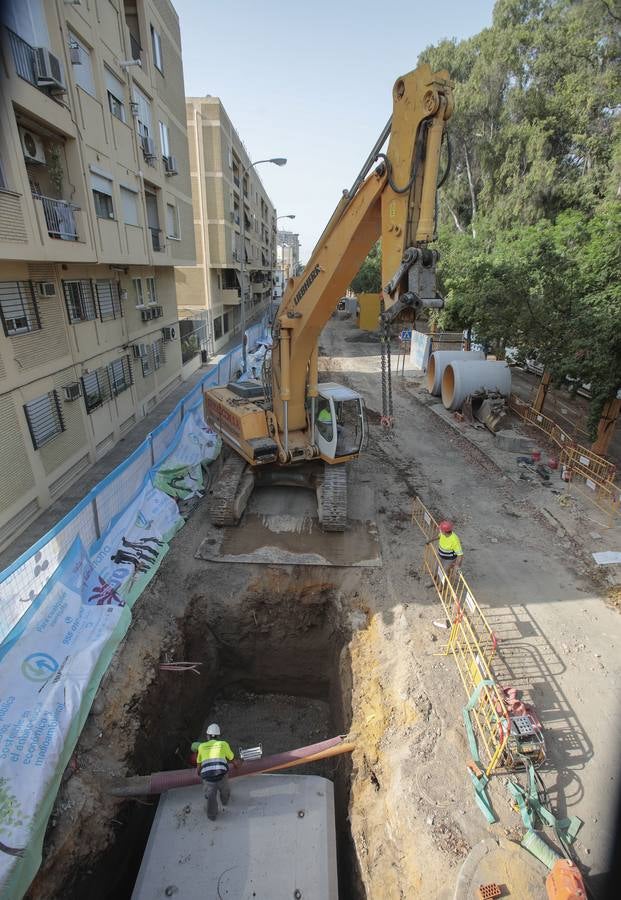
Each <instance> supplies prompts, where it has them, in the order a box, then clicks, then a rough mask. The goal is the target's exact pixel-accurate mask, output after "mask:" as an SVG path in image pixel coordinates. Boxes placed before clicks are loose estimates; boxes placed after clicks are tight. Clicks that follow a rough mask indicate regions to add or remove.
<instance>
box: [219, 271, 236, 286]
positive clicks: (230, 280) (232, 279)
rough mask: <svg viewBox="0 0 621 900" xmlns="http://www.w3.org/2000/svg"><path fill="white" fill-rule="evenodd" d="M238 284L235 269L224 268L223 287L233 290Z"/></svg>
mask: <svg viewBox="0 0 621 900" xmlns="http://www.w3.org/2000/svg"><path fill="white" fill-rule="evenodd" d="M237 286H238V282H237V273H236V272H235V269H222V287H223V288H224V290H225V291H232V290H235V288H236V287H237Z"/></svg>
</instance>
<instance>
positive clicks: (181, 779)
mask: <svg viewBox="0 0 621 900" xmlns="http://www.w3.org/2000/svg"><path fill="white" fill-rule="evenodd" d="M342 742H343V738H342V737H340V736H339V737H333V738H329V739H328V740H327V741H320V743H318V744H309V746H308V747H298V749H297V750H286V751H285V752H284V753H275V754H274V755H273V756H264V757H263V758H262V759H251V760H248V761H247V762H242V764H241V765H240V766H239V768H233V767H231V769H230V770H229V778H239V777H240V776H241V775H256V774H257V773H258V772H264V771H265V770H266V769H274V768H275V767H277V766H281V765H283V764H285V763H291V762H292V761H295V760H302V759H304V758H305V757H307V756H314V755H315V754H317V753H321V752H322V750H329V749H330V747H336V745H337V744H341V743H342ZM200 783H201V780H200V778H199V777H198V775H197V774H196V769H176V770H174V771H172V772H154V773H153V775H151V776H150V778H149V781H148V786H147V789H146V790H142V789H140V788H136V791H135V793H136V794H161V793H162V792H163V791H169V790H171V789H172V788H178V787H190V785H193V784H200ZM113 793H114V791H113Z"/></svg>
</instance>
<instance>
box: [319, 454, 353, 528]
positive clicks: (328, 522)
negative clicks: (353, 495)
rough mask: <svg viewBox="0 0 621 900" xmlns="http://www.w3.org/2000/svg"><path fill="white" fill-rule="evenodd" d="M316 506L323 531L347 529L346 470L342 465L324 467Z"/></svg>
mask: <svg viewBox="0 0 621 900" xmlns="http://www.w3.org/2000/svg"><path fill="white" fill-rule="evenodd" d="M317 507H318V512H319V521H320V522H321V527H322V529H323V530H324V531H345V530H346V529H347V470H346V467H345V466H344V465H340V466H326V467H325V469H324V473H323V479H322V483H321V486H320V487H319V488H318V490H317Z"/></svg>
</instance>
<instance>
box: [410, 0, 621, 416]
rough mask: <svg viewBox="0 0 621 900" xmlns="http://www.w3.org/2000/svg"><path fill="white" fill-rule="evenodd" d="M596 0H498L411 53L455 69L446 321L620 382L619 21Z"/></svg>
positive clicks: (601, 382) (595, 377)
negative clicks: (461, 35) (474, 23)
mask: <svg viewBox="0 0 621 900" xmlns="http://www.w3.org/2000/svg"><path fill="white" fill-rule="evenodd" d="M614 10H615V7H614V5H613V4H610V3H608V2H605V0H499V2H497V3H496V6H495V8H494V15H493V23H492V26H491V27H490V28H487V29H485V30H484V31H482V32H481V33H480V34H478V35H475V36H474V37H472V38H469V39H468V40H466V41H461V42H456V41H442V42H440V43H439V44H437V45H436V46H434V47H429V48H427V50H425V52H424V53H423V54H422V58H423V59H424V60H426V61H427V62H429V63H430V64H431V65H432V66H434V67H437V68H446V69H448V70H449V72H450V73H451V76H452V77H453V78H454V79H455V113H454V116H453V118H452V119H451V121H450V122H449V132H450V134H451V145H452V156H453V166H452V171H451V174H450V176H449V178H448V181H447V183H446V184H445V186H444V187H443V188H442V191H441V192H440V206H439V222H440V232H439V241H438V246H439V250H440V254H441V264H440V283H441V286H442V288H443V291H444V293H445V296H446V300H447V303H446V306H445V309H444V310H443V312H442V314H441V315H440V317H439V318H440V321H441V323H443V324H444V325H446V326H447V327H459V328H461V327H465V328H468V327H470V328H473V329H474V330H475V332H476V333H477V335H478V336H479V337H480V338H481V339H482V340H485V341H487V342H489V343H490V344H491V345H492V346H493V347H494V348H495V349H497V350H502V348H503V347H504V346H505V345H506V344H510V345H511V346H517V347H518V349H519V351H520V353H521V355H522V356H526V355H535V356H537V357H538V358H539V359H540V360H541V361H542V362H543V363H544V364H545V365H546V366H547V367H548V368H549V370H550V371H551V372H552V373H553V376H554V377H555V378H556V379H557V380H558V381H560V380H563V379H564V378H565V376H566V375H569V376H571V377H573V378H576V379H579V380H581V381H585V382H590V383H591V385H592V394H593V402H592V408H591V421H592V424H593V426H594V425H595V424H596V422H597V418H598V416H599V412H600V410H601V406H602V405H603V403H604V402H605V401H606V399H608V398H609V397H611V396H614V394H615V393H616V390H617V389H618V388H619V386H620V385H621V329H620V328H619V321H620V320H621V315H620V314H621V293H620V292H621V288H620V286H619V285H620V281H621V279H620V275H621V271H620V269H621V263H620V258H619V255H620V253H621V250H620V247H621V222H620V204H619V200H620V199H621V29H620V28H619V24H620V23H619V17H618V15H617V14H616V13H615V11H614Z"/></svg>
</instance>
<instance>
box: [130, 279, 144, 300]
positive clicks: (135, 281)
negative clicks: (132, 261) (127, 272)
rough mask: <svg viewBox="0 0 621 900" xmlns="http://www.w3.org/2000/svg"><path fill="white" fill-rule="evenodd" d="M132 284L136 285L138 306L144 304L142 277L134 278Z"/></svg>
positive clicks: (135, 293) (135, 297)
mask: <svg viewBox="0 0 621 900" xmlns="http://www.w3.org/2000/svg"><path fill="white" fill-rule="evenodd" d="M132 284H133V285H134V299H135V300H136V306H143V304H144V294H143V293H142V278H132Z"/></svg>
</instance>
